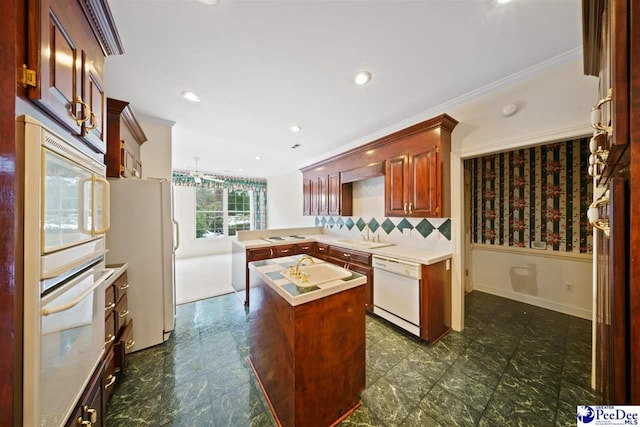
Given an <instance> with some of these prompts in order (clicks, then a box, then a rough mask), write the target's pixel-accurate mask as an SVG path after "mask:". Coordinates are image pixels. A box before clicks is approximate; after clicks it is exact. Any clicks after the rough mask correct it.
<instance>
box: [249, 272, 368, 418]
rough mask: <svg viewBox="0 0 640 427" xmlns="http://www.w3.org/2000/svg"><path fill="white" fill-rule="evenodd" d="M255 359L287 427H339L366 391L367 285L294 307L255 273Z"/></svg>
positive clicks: (252, 350)
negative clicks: (339, 422)
mask: <svg viewBox="0 0 640 427" xmlns="http://www.w3.org/2000/svg"><path fill="white" fill-rule="evenodd" d="M251 292H253V293H254V294H255V295H254V297H252V301H253V302H252V304H253V305H252V307H251V313H250V315H251V317H252V321H251V322H250V325H251V331H250V334H249V336H250V345H249V352H250V353H249V358H250V361H251V364H252V366H253V368H254V370H255V372H256V374H257V376H258V378H259V381H260V384H261V386H262V388H263V390H265V393H266V396H267V400H268V402H269V405H270V407H271V409H272V412H273V413H274V415H275V417H276V418H277V419H278V421H279V422H278V425H280V426H284V427H291V426H305V427H326V426H329V425H335V423H336V422H337V421H339V420H340V419H342V418H343V417H345V416H346V415H348V414H349V413H350V411H352V410H353V409H355V408H357V407H358V406H359V400H360V397H359V396H360V393H361V392H362V390H363V389H364V387H365V316H364V310H363V304H362V302H363V300H364V287H363V286H357V287H355V288H352V289H348V290H345V291H343V292H340V293H337V294H334V295H330V296H328V297H324V298H320V299H318V300H315V301H311V302H308V303H304V304H300V305H297V306H292V305H290V304H289V303H288V302H287V301H285V300H284V299H283V298H282V297H281V296H280V295H278V294H277V293H276V292H275V291H274V290H273V289H271V287H270V286H269V285H268V284H267V283H265V282H264V281H263V280H262V279H261V278H260V277H259V275H258V274H257V273H256V272H255V271H251Z"/></svg>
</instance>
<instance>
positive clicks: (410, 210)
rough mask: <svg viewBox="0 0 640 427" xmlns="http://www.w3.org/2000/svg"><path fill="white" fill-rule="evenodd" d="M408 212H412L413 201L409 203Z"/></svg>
mask: <svg viewBox="0 0 640 427" xmlns="http://www.w3.org/2000/svg"><path fill="white" fill-rule="evenodd" d="M409 213H410V214H411V213H413V203H409Z"/></svg>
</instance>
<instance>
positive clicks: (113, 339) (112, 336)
mask: <svg viewBox="0 0 640 427" xmlns="http://www.w3.org/2000/svg"><path fill="white" fill-rule="evenodd" d="M115 340H116V336H115V335H113V334H109V335H107V340H106V341H105V342H104V345H109V344H111V343H112V342H114V341H115Z"/></svg>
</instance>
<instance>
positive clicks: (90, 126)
mask: <svg viewBox="0 0 640 427" xmlns="http://www.w3.org/2000/svg"><path fill="white" fill-rule="evenodd" d="M97 118H98V116H96V115H95V113H94V112H93V111H92V112H91V120H89V124H88V125H87V124H85V125H84V128H85V129H86V130H94V129H95V128H97V127H98V124H97V123H96V122H97V120H96V119H97Z"/></svg>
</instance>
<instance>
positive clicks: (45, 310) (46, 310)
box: [42, 269, 114, 316]
mask: <svg viewBox="0 0 640 427" xmlns="http://www.w3.org/2000/svg"><path fill="white" fill-rule="evenodd" d="M105 271H106V272H105V273H104V274H103V275H102V276H100V278H99V279H98V280H96V281H95V282H93V284H92V285H91V286H90V287H88V288H87V289H85V290H84V291H83V292H82V293H81V294H80V295H78V296H77V297H76V298H75V299H73V300H72V301H69V302H68V303H66V304H62V305H59V306H57V307H45V308H43V309H42V315H43V316H49V315H50V314H55V313H60V312H61V311H66V310H69V309H70V308H73V307H75V306H76V305H78V304H79V303H80V301H82V300H83V299H85V297H86V296H87V295H89V294H90V293H91V292H93V291H94V290H95V289H96V288H97V287H98V286H100V285H102V284H103V283H104V282H105V281H106V280H107V279H108V278H109V277H111V275H112V274H113V271H114V270H113V269H107V270H105Z"/></svg>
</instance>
